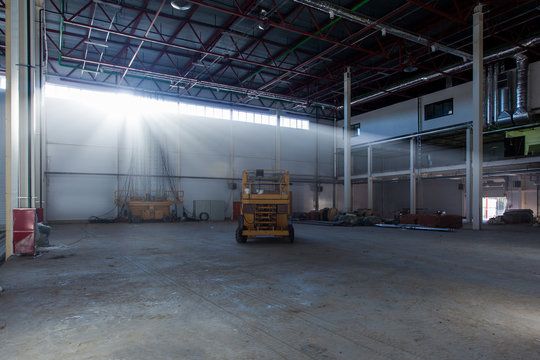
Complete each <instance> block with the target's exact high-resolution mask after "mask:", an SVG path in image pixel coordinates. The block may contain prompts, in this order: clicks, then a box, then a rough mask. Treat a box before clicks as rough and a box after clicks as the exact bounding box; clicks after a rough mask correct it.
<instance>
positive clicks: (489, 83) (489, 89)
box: [484, 65, 493, 126]
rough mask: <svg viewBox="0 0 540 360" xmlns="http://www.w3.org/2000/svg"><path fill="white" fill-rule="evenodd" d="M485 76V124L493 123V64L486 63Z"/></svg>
mask: <svg viewBox="0 0 540 360" xmlns="http://www.w3.org/2000/svg"><path fill="white" fill-rule="evenodd" d="M486 68H487V69H486V70H487V76H486V98H485V99H484V100H485V104H486V111H485V115H486V122H485V124H486V125H487V126H491V125H492V124H493V65H487V66H486Z"/></svg>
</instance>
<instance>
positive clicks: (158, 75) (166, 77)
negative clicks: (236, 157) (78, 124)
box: [61, 55, 333, 108]
mask: <svg viewBox="0 0 540 360" xmlns="http://www.w3.org/2000/svg"><path fill="white" fill-rule="evenodd" d="M61 58H62V59H64V60H71V61H76V62H84V61H86V62H88V63H93V64H96V65H100V66H102V67H103V66H105V67H109V68H114V69H118V70H122V71H125V70H126V69H129V70H131V71H133V72H136V73H139V74H141V75H143V76H144V75H147V76H149V77H154V78H157V79H161V80H176V81H180V82H184V83H186V84H194V86H199V87H203V88H209V89H219V90H223V91H230V92H233V93H237V94H249V95H252V96H256V97H263V98H268V99H272V100H279V101H285V102H289V103H295V104H299V105H303V106H306V105H307V103H306V101H305V100H303V99H299V98H295V97H291V96H285V95H282V94H277V93H272V92H268V91H260V90H256V89H248V88H243V87H239V86H234V85H227V84H220V83H215V82H211V81H204V80H198V79H194V78H189V77H184V76H179V75H171V74H167V73H160V72H157V71H150V70H145V69H137V68H133V67H132V68H128V67H127V66H124V65H118V64H113V63H106V62H103V61H101V62H100V61H95V60H90V59H83V58H78V57H75V56H63V55H61ZM315 105H318V104H315ZM320 105H321V106H326V107H330V108H331V107H333V105H330V104H320Z"/></svg>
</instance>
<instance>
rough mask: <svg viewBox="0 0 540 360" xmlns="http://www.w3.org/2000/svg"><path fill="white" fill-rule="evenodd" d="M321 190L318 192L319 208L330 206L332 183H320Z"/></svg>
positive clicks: (331, 201) (332, 191)
mask: <svg viewBox="0 0 540 360" xmlns="http://www.w3.org/2000/svg"><path fill="white" fill-rule="evenodd" d="M321 186H322V188H323V191H321V192H319V209H324V208H331V207H332V205H333V199H334V186H333V184H322V185H321Z"/></svg>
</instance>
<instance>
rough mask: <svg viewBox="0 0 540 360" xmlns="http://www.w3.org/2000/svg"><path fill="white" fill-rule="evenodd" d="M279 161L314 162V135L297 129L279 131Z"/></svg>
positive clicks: (312, 132) (311, 132)
mask: <svg viewBox="0 0 540 360" xmlns="http://www.w3.org/2000/svg"><path fill="white" fill-rule="evenodd" d="M280 140H281V159H282V160H301V161H315V158H316V153H315V151H316V148H315V140H316V137H315V133H314V131H312V130H310V131H305V130H299V129H289V128H282V129H281V135H280Z"/></svg>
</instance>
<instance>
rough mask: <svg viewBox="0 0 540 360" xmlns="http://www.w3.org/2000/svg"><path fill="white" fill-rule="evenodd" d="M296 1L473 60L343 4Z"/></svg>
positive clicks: (455, 50)
mask: <svg viewBox="0 0 540 360" xmlns="http://www.w3.org/2000/svg"><path fill="white" fill-rule="evenodd" d="M294 2H297V3H300V4H302V5H305V6H309V7H311V8H314V9H317V10H320V11H324V12H327V13H328V14H330V17H333V16H339V17H341V18H343V19H346V20H349V21H352V22H355V23H358V24H362V25H364V26H371V27H373V28H374V29H377V30H380V31H383V32H386V33H388V34H391V35H394V36H396V37H399V38H402V39H405V40H407V41H411V42H414V43H416V44H420V45H424V46H431V47H433V48H434V49H437V50H440V51H442V52H445V53H448V54H452V55H455V56H459V57H460V58H462V59H463V60H464V61H467V60H469V61H470V60H472V55H471V54H469V53H467V52H465V51H461V50H458V49H454V48H451V47H450V46H446V45H443V44H439V43H437V42H434V41H432V40H430V39H428V38H425V37H423V36H422V35H420V34H415V33H411V32H408V31H406V30H403V29H399V28H396V27H394V26H390V25H386V24H381V23H378V22H377V20H373V19H370V18H368V17H366V16H363V15H359V14H357V13H355V12H353V11H350V10H348V9H345V8H343V7H341V6H337V5H334V4H332V3H329V2H327V1H315V0H294Z"/></svg>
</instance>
